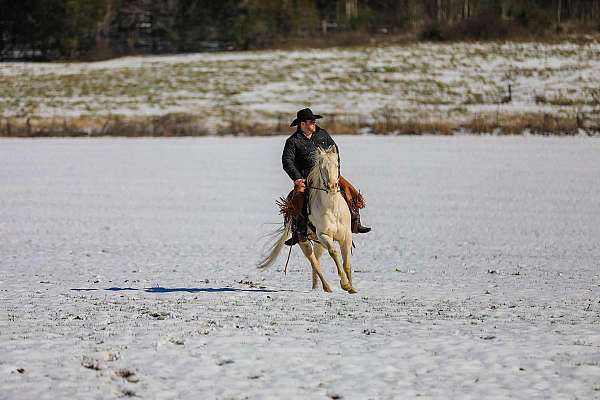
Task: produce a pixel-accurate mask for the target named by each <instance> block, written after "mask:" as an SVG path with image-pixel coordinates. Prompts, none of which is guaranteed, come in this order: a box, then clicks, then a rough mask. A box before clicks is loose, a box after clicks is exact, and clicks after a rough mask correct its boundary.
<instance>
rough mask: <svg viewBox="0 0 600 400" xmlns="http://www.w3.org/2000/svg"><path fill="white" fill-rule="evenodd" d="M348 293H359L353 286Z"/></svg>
mask: <svg viewBox="0 0 600 400" xmlns="http://www.w3.org/2000/svg"><path fill="white" fill-rule="evenodd" d="M348 293H350V294H354V293H358V290H356V289H354V288H353V287H351V288H350V290H348Z"/></svg>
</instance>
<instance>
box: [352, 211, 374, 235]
mask: <svg viewBox="0 0 600 400" xmlns="http://www.w3.org/2000/svg"><path fill="white" fill-rule="evenodd" d="M350 216H351V219H350V222H351V223H350V226H351V228H352V233H368V232H370V231H371V228H369V227H367V226H362V224H361V223H360V213H359V212H358V209H357V208H354V207H351V208H350Z"/></svg>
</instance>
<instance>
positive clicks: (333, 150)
mask: <svg viewBox="0 0 600 400" xmlns="http://www.w3.org/2000/svg"><path fill="white" fill-rule="evenodd" d="M327 153H337V149H336V148H335V145H334V144H332V145H331V146H329V147H328V148H327Z"/></svg>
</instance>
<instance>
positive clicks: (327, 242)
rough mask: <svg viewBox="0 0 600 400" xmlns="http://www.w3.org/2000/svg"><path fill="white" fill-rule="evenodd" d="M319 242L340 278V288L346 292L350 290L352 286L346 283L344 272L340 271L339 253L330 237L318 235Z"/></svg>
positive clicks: (346, 278)
mask: <svg viewBox="0 0 600 400" xmlns="http://www.w3.org/2000/svg"><path fill="white" fill-rule="evenodd" d="M318 236H319V242H321V244H322V245H323V247H325V248H326V249H327V251H328V252H329V255H330V256H331V258H333V261H334V262H335V266H336V267H337V270H338V275H339V276H340V286H341V287H342V289H344V290H346V291H348V290H350V289H351V288H352V285H351V284H350V282H349V281H348V277H347V276H346V272H344V270H343V269H342V259H341V257H340V253H339V252H338V251H337V249H336V248H335V246H334V244H333V239H332V238H331V236H329V235H326V234H324V233H319V235H318Z"/></svg>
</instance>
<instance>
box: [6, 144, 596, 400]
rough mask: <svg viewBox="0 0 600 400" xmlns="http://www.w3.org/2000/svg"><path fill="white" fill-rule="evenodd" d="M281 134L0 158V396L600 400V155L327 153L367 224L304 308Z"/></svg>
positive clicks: (422, 147)
mask: <svg viewBox="0 0 600 400" xmlns="http://www.w3.org/2000/svg"><path fill="white" fill-rule="evenodd" d="M284 139H285V138H284V137H271V138H248V139H238V138H230V137H229V138H198V139H191V138H185V139H173V140H163V139H139V140H132V139H91V140H72V139H55V140H0V204H1V207H0V238H1V239H2V240H0V349H1V350H2V357H1V358H0V399H2V400H5V399H6V400H8V399H31V398H36V399H57V398H65V399H66V398H73V399H74V398H77V399H106V398H117V397H127V396H138V397H140V398H152V399H179V398H180V399H189V398H192V397H198V396H201V398H207V399H246V398H248V399H283V398H291V399H328V398H331V399H341V398H343V399H406V398H415V397H420V398H429V399H448V398H461V399H463V398H465V399H469V398H471V399H481V398H486V399H507V398H512V399H515V398H520V399H548V398H556V399H598V398H600V304H599V297H600V296H599V295H600V241H599V240H598V239H599V238H600V180H599V177H600V162H598V160H600V141H599V140H596V139H582V138H532V137H518V138H515V137H455V138H444V137H338V138H337V140H338V143H339V145H340V148H341V152H342V173H343V174H344V175H345V176H347V177H349V178H350V179H351V180H352V181H353V182H355V183H356V184H357V185H358V186H359V187H360V188H361V190H362V191H363V192H364V193H365V195H366V199H367V202H368V207H367V208H366V209H365V210H364V213H363V216H364V221H365V223H366V224H369V225H372V226H373V231H372V232H371V233H370V234H368V235H362V236H358V237H356V244H357V248H356V250H355V253H354V256H353V266H354V271H355V274H354V280H355V286H356V287H357V288H358V289H359V293H358V294H357V295H348V294H346V293H345V292H343V291H342V290H341V289H340V288H339V284H338V279H337V277H336V275H335V272H334V266H333V263H332V262H331V261H330V260H328V259H326V258H324V259H323V260H324V270H325V271H326V276H327V278H328V280H329V281H330V283H331V284H332V286H333V287H334V293H332V294H326V293H323V292H321V291H312V290H310V270H309V268H308V264H307V262H306V261H305V260H304V259H303V257H301V256H300V251H299V249H298V248H294V250H293V252H292V257H291V260H290V267H289V270H288V273H287V275H284V274H283V265H284V263H285V255H283V256H282V257H281V258H280V259H279V261H278V263H277V265H276V266H275V267H273V268H271V269H269V270H266V271H259V270H257V269H256V268H255V266H254V265H255V263H256V262H257V261H258V260H259V258H260V255H261V249H262V245H264V244H265V240H264V238H262V235H264V234H265V233H267V232H269V231H271V230H272V229H274V228H275V227H276V226H275V225H272V224H271V223H278V222H279V217H278V215H277V212H276V209H275V207H274V200H275V199H276V198H277V197H278V196H280V195H283V194H285V193H286V192H287V191H288V189H289V188H290V181H289V179H288V178H287V176H285V175H284V173H283V172H282V171H281V166H280V152H281V149H282V146H283V142H284Z"/></svg>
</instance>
